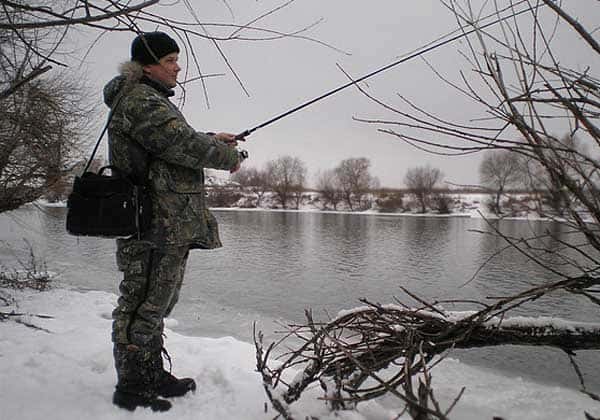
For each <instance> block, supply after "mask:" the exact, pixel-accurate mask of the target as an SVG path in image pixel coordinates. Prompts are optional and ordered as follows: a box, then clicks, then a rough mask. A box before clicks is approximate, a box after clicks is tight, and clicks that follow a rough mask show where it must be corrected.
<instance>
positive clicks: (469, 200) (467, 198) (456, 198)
mask: <svg viewBox="0 0 600 420" xmlns="http://www.w3.org/2000/svg"><path fill="white" fill-rule="evenodd" d="M448 197H449V198H450V203H451V205H450V213H439V212H437V211H432V210H429V211H427V212H425V213H420V212H418V211H416V210H412V211H409V210H400V209H398V210H396V211H385V210H383V209H381V208H378V207H377V205H376V204H375V205H374V206H373V207H372V208H370V209H368V210H363V211H351V210H348V209H347V208H345V206H344V205H343V203H342V204H340V205H339V208H338V209H337V210H331V209H329V210H327V209H323V206H322V205H321V204H320V200H319V194H318V193H316V192H309V193H307V194H306V195H305V199H304V200H303V201H302V204H301V205H300V206H299V207H298V208H297V209H295V208H287V209H282V208H281V207H280V206H278V205H277V203H276V200H275V199H274V197H273V194H272V193H267V194H265V196H264V197H263V198H262V200H261V204H260V206H259V207H256V206H255V198H254V199H253V195H252V194H250V193H245V195H244V197H243V198H241V199H240V200H238V201H237V202H236V203H234V204H232V205H231V206H229V207H215V206H213V207H211V209H212V210H221V211H274V212H278V211H285V212H300V213H335V214H357V215H379V216H401V217H442V218H445V217H473V218H479V219H481V218H486V219H498V218H502V219H505V220H532V221H534V220H535V221H550V220H560V219H558V218H551V217H548V216H544V215H540V214H539V213H538V212H537V211H535V210H534V208H535V203H534V202H533V198H532V197H531V196H530V195H528V194H506V196H505V197H504V201H503V203H504V207H503V209H504V210H503V211H504V213H503V214H502V215H501V216H498V215H497V214H494V213H493V212H491V211H490V209H489V208H488V203H489V202H490V201H491V200H492V195H491V194H484V193H461V194H458V193H457V194H454V193H450V194H448ZM371 199H372V201H373V202H375V197H371ZM251 203H254V204H251ZM36 204H38V205H40V206H42V207H66V204H67V203H66V201H59V202H55V203H50V202H48V201H46V200H43V199H40V200H38V201H36ZM582 216H583V217H584V219H587V217H586V215H585V214H582Z"/></svg>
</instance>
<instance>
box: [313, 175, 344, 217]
mask: <svg viewBox="0 0 600 420" xmlns="http://www.w3.org/2000/svg"><path fill="white" fill-rule="evenodd" d="M317 191H319V194H320V197H321V200H322V201H323V210H327V209H328V208H329V205H331V206H332V207H333V209H334V210H337V206H338V204H339V203H340V201H342V188H341V186H340V182H339V179H338V177H337V174H336V171H335V170H333V169H330V170H327V171H323V172H321V173H320V174H319V175H318V176H317Z"/></svg>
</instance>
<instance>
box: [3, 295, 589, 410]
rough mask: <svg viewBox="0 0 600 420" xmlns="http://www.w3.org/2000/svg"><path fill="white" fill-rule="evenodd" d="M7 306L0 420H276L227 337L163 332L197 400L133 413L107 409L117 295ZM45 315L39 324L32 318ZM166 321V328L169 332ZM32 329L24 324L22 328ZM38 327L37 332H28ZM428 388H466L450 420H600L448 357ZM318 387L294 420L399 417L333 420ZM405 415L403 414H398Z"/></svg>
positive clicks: (249, 350)
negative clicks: (193, 383) (191, 382)
mask: <svg viewBox="0 0 600 420" xmlns="http://www.w3.org/2000/svg"><path fill="white" fill-rule="evenodd" d="M11 293H12V294H13V295H14V297H15V298H16V303H15V304H13V306H12V307H8V308H7V307H4V308H0V310H1V311H3V312H7V311H11V310H15V312H18V313H25V314H28V315H26V316H21V317H10V319H9V320H7V321H4V322H2V323H0V378H1V379H0V398H1V403H0V419H2V420H19V419H23V420H38V419H39V420H42V419H43V420H49V419H57V420H81V419H86V420H100V419H145V418H153V419H154V418H158V417H160V418H164V419H178V420H186V419H190V420H191V419H194V420H198V419H202V420H213V419H214V420H227V419H240V420H245V419H247V420H258V419H272V418H274V417H275V415H276V413H275V412H274V411H273V409H272V408H270V407H269V408H268V411H267V412H265V402H266V401H267V398H266V396H265V394H264V392H263V389H262V385H261V380H260V377H259V375H258V374H257V373H256V372H255V353H254V346H253V345H252V344H250V343H244V342H241V341H237V340H235V339H233V338H231V337H222V338H203V337H187V336H183V335H180V334H177V333H175V332H173V331H171V330H167V340H166V344H167V346H168V348H169V351H170V353H171V356H172V357H173V362H174V366H173V372H174V373H175V374H176V375H186V376H192V377H193V378H194V379H195V380H196V382H197V383H198V390H197V391H196V393H195V394H193V395H189V396H186V397H183V398H179V399H174V400H173V408H172V409H171V411H169V412H167V413H161V414H156V413H153V412H152V411H151V410H150V409H137V410H136V411H135V412H134V413H133V414H132V413H130V412H127V411H124V410H120V409H118V408H116V407H114V406H113V405H112V404H111V396H112V391H113V386H114V382H115V373H114V369H113V364H112V363H113V362H112V351H111V343H110V329H111V320H110V317H111V316H110V314H111V311H112V309H113V308H114V306H115V303H116V296H115V295H113V294H110V293H106V292H86V293H81V292H76V291H72V290H67V289H64V288H58V287H56V288H54V289H52V290H50V291H46V292H36V291H32V290H24V291H14V292H13V291H11ZM38 314H40V315H49V316H52V318H39V317H36V316H35V315H38ZM175 323H176V321H175V320H169V323H168V324H167V326H169V325H170V326H171V327H172V326H173V325H175ZM25 324H29V326H27V325H25ZM32 326H35V327H37V328H33V327H32ZM433 377H434V382H433V386H434V390H435V392H436V395H437V397H438V399H439V400H440V401H441V402H442V405H443V406H448V404H449V403H450V402H451V401H452V400H453V399H454V397H455V396H456V395H457V393H458V391H459V390H460V388H461V387H462V386H463V385H464V386H466V391H465V393H464V395H463V397H462V398H461V400H460V401H459V403H458V405H457V406H456V407H455V409H454V410H453V411H452V412H451V414H450V418H453V419H460V420H470V419H473V420H475V419H477V420H480V419H491V418H492V417H493V416H500V417H503V418H504V419H506V420H509V419H510V420H516V419H527V420H534V419H544V420H547V419H561V420H567V419H578V420H583V419H584V418H585V417H584V411H587V412H589V413H590V414H591V415H594V416H596V417H598V416H600V403H599V402H596V401H593V400H592V399H590V398H589V397H586V396H585V395H583V394H581V393H578V392H577V391H575V390H572V389H566V388H561V387H556V386H544V385H539V384H535V383H531V382H527V381H524V380H514V379H509V378H507V377H503V376H501V375H498V374H496V373H493V372H490V371H484V370H482V369H475V368H472V367H470V366H467V365H465V364H463V363H460V362H459V361H457V360H453V359H446V360H445V361H444V362H442V363H441V364H440V365H439V366H438V367H436V368H435V370H434V371H433ZM318 391H319V390H318V389H315V390H313V391H312V394H311V395H309V396H307V397H308V398H305V400H303V401H300V402H299V403H298V404H297V407H296V408H295V410H296V414H297V418H298V419H304V418H305V416H308V415H314V416H318V417H319V418H320V419H330V420H332V419H342V420H344V419H346V420H384V419H392V418H395V416H396V415H397V414H398V412H399V408H398V407H399V406H400V404H399V402H398V400H397V399H395V398H391V397H390V398H385V399H382V400H379V401H377V402H369V403H365V404H362V405H359V406H358V408H357V410H356V411H348V412H343V413H341V414H339V415H337V416H336V415H334V414H331V413H329V412H328V411H327V409H326V408H325V406H324V404H323V403H322V401H319V400H317V397H319V392H318ZM402 418H408V417H402Z"/></svg>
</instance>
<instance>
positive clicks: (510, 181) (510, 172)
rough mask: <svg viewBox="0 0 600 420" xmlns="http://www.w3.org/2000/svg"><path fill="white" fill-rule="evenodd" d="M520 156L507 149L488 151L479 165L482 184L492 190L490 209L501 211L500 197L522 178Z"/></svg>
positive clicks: (498, 212)
mask: <svg viewBox="0 0 600 420" xmlns="http://www.w3.org/2000/svg"><path fill="white" fill-rule="evenodd" d="M521 161H522V159H521V157H520V156H519V155H518V154H516V153H514V152H511V151H509V150H497V151H496V150H494V151H488V152H487V153H486V154H485V156H484V158H483V160H482V161H481V164H480V165H479V178H480V181H481V183H482V185H484V186H486V187H488V188H489V189H491V190H492V191H494V201H493V204H492V209H493V211H494V212H495V213H496V214H500V213H502V209H501V208H500V198H502V195H503V194H504V192H505V191H506V189H507V188H509V187H514V186H517V185H519V183H520V182H521V181H522V179H523V172H522V162H521Z"/></svg>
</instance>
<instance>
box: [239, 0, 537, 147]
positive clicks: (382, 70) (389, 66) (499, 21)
mask: <svg viewBox="0 0 600 420" xmlns="http://www.w3.org/2000/svg"><path fill="white" fill-rule="evenodd" d="M531 10H532V8H531V7H530V8H527V9H524V10H521V11H520V12H516V13H513V14H511V15H509V16H505V17H503V18H500V19H497V20H495V21H493V22H489V23H486V24H485V25H482V26H480V27H478V28H474V29H471V30H469V31H467V32H462V33H460V34H458V35H455V36H453V37H452V38H449V39H447V40H445V41H441V42H438V43H436V44H433V45H430V46H429V47H427V48H425V49H423V50H420V51H417V52H415V53H413V54H410V55H408V56H406V57H404V58H401V59H399V60H397V61H394V62H393V63H390V64H388V65H386V66H384V67H381V68H379V69H377V70H374V71H372V72H371V73H368V74H365V75H364V76H361V77H359V78H358V79H356V80H351V81H350V82H348V83H345V84H343V85H341V86H338V87H337V88H335V89H332V90H330V91H329V92H326V93H324V94H322V95H321V96H318V97H316V98H314V99H311V100H309V101H306V102H304V103H302V104H300V105H298V106H297V107H295V108H292V109H290V110H288V111H286V112H284V113H282V114H279V115H277V116H275V117H273V118H271V119H270V120H267V121H265V122H263V123H261V124H259V125H257V126H256V127H253V128H250V129H248V130H245V131H244V132H242V133H240V134H238V135H237V136H236V137H235V138H236V140H244V139H245V137H248V136H249V135H250V134H252V133H254V132H255V131H256V130H259V129H261V128H264V127H266V126H268V125H271V124H273V123H274V122H276V121H279V120H280V119H282V118H285V117H287V116H288V115H291V114H293V113H295V112H298V111H300V110H301V109H304V108H306V107H308V106H310V105H312V104H314V103H315V102H319V101H320V100H323V99H325V98H327V97H329V96H332V95H335V94H336V93H338V92H339V91H341V90H344V89H346V88H348V87H350V86H354V85H356V84H357V83H360V82H362V81H364V80H366V79H368V78H370V77H373V76H375V75H376V74H379V73H382V72H384V71H386V70H389V69H391V68H392V67H395V66H397V65H399V64H402V63H404V62H406V61H409V60H412V59H413V58H415V57H418V56H420V55H423V54H426V53H428V52H430V51H433V50H435V49H437V48H440V47H443V46H444V45H447V44H450V43H451V42H454V41H456V40H459V39H461V38H465V37H467V36H469V35H471V34H473V33H475V32H477V31H479V30H482V29H486V28H488V27H490V26H493V25H497V24H498V23H501V22H504V21H505V20H507V19H511V18H514V17H517V16H519V15H521V14H523V13H525V12H529V11H531Z"/></svg>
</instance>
